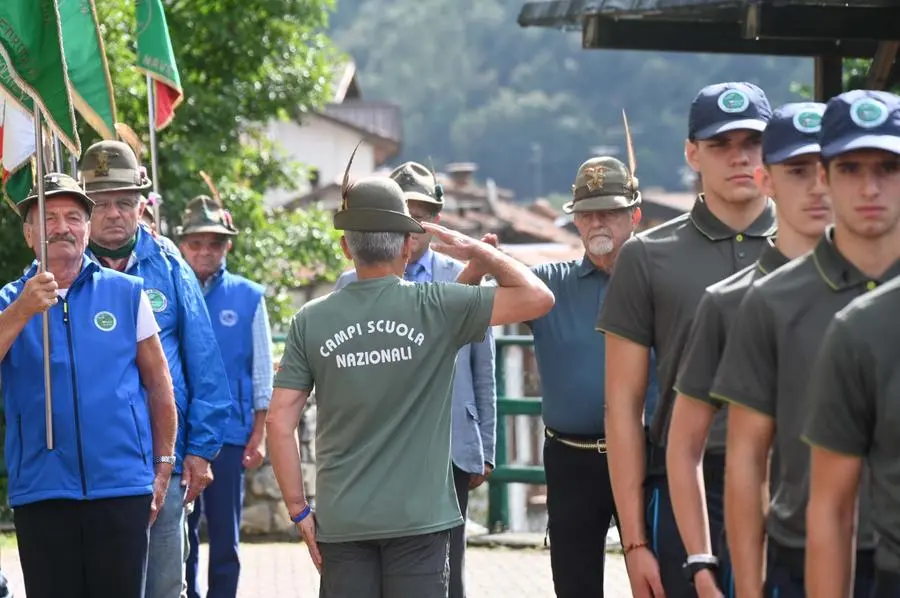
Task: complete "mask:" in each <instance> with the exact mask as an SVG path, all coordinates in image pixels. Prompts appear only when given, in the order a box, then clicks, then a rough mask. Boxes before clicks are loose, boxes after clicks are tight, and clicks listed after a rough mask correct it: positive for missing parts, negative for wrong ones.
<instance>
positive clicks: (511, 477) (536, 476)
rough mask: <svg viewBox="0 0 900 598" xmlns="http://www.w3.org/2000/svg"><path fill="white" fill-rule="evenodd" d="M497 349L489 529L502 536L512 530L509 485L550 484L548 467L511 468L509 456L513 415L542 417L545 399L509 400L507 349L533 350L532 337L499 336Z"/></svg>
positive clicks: (489, 492)
mask: <svg viewBox="0 0 900 598" xmlns="http://www.w3.org/2000/svg"><path fill="white" fill-rule="evenodd" d="M494 340H495V343H496V346H497V361H496V374H497V438H496V455H495V458H494V461H495V463H496V468H495V469H494V473H492V474H491V477H490V478H489V479H488V528H489V529H490V530H491V531H492V532H495V533H496V532H501V531H504V530H506V529H508V528H509V484H541V485H542V484H546V483H547V478H546V476H545V475H544V467H543V466H541V465H510V464H509V456H508V454H507V438H506V422H507V416H510V415H533V416H540V415H541V399H540V398H537V397H527V398H526V397H508V396H506V360H505V359H504V355H503V353H504V349H506V348H507V347H531V346H532V345H533V344H534V338H533V337H531V336H498V337H496V338H495V339H494Z"/></svg>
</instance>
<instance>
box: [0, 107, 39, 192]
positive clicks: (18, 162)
mask: <svg viewBox="0 0 900 598" xmlns="http://www.w3.org/2000/svg"><path fill="white" fill-rule="evenodd" d="M34 155H35V146H34V121H33V120H32V118H31V115H30V114H28V113H27V112H25V111H23V110H22V109H21V108H20V107H19V106H17V105H16V104H15V103H14V102H12V101H10V100H9V99H8V98H7V97H6V96H4V95H2V93H0V166H2V169H0V170H2V175H0V180H2V187H3V196H4V197H5V198H6V200H7V201H8V202H10V203H11V205H12V206H13V208H14V209H15V204H17V203H19V202H20V201H22V200H23V199H25V198H26V197H27V196H28V191H29V190H31V187H32V185H33V184H34V174H33V173H34Z"/></svg>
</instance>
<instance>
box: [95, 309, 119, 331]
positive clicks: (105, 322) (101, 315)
mask: <svg viewBox="0 0 900 598" xmlns="http://www.w3.org/2000/svg"><path fill="white" fill-rule="evenodd" d="M116 323H117V321H116V316H114V315H112V314H111V313H109V312H108V311H99V312H97V314H96V315H94V326H96V327H97V328H99V329H100V330H102V331H103V332H111V331H112V330H115V328H116Z"/></svg>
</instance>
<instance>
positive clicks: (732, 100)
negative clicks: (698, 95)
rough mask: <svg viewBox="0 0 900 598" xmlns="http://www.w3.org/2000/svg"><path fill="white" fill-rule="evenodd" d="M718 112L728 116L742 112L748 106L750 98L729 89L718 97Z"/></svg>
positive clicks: (736, 90)
mask: <svg viewBox="0 0 900 598" xmlns="http://www.w3.org/2000/svg"><path fill="white" fill-rule="evenodd" d="M718 104H719V110H721V111H722V112H726V113H728V114H736V113H738V112H743V111H744V110H746V109H747V108H748V107H749V106H750V98H748V97H747V94H745V93H744V92H743V91H740V90H739V89H729V90H728V91H725V92H722V95H720V96H719V101H718Z"/></svg>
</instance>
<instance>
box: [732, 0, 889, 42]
mask: <svg viewBox="0 0 900 598" xmlns="http://www.w3.org/2000/svg"><path fill="white" fill-rule="evenodd" d="M743 21H744V36H745V37H747V38H748V39H756V38H769V39H805V40H814V39H818V40H844V41H846V40H851V39H856V40H870V41H877V40H894V39H900V7H892V8H888V7H883V8H872V7H865V6H854V5H853V4H852V3H850V4H848V5H847V6H814V5H812V6H811V5H804V4H787V5H775V4H763V3H752V4H748V5H747V7H746V8H745V9H744V19H743Z"/></svg>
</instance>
